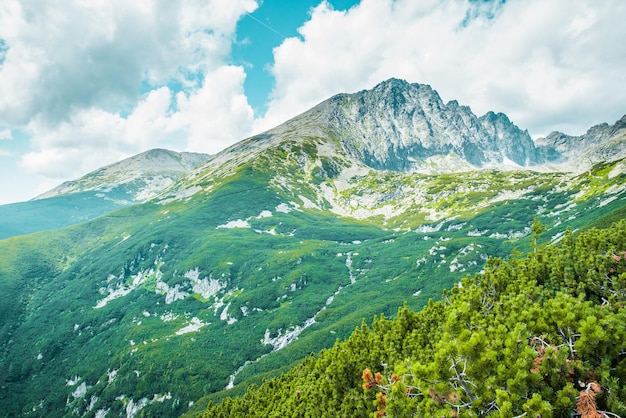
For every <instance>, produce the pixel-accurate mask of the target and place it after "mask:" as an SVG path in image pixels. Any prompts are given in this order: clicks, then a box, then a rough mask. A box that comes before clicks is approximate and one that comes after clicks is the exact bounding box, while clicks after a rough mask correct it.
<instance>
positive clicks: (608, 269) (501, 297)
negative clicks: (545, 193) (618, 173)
mask: <svg viewBox="0 0 626 418" xmlns="http://www.w3.org/2000/svg"><path fill="white" fill-rule="evenodd" d="M625 249H626V222H624V221H621V222H620V223H618V224H615V225H614V226H613V227H611V228H609V229H607V230H595V229H594V230H589V231H587V232H585V233H582V234H579V235H578V236H576V237H574V236H573V234H571V233H568V234H566V236H565V237H564V239H563V240H562V242H561V243H560V244H559V245H557V246H553V247H543V248H540V249H539V251H537V252H533V253H531V254H529V255H528V256H527V257H525V258H512V259H509V260H507V261H502V260H500V259H490V260H489V262H488V263H487V266H486V267H485V271H484V273H482V274H479V275H476V276H474V277H469V276H468V277H466V278H465V279H464V280H463V281H462V282H461V283H459V285H458V286H455V287H454V288H453V289H452V290H451V291H448V292H446V294H445V297H444V300H443V301H440V302H437V303H430V304H429V305H428V306H427V307H425V308H424V309H423V310H422V311H420V312H413V311H412V310H410V309H408V308H407V307H406V306H405V307H404V308H401V309H400V310H399V311H398V315H397V316H396V318H395V319H393V320H387V319H385V318H384V317H380V318H374V322H373V323H372V326H371V328H370V327H368V326H367V325H366V324H365V323H364V324H363V325H362V326H361V327H357V328H356V329H355V330H354V332H353V333H352V334H351V336H350V337H349V338H348V339H347V340H346V341H345V342H338V343H336V344H335V345H334V346H333V347H332V348H331V349H328V350H325V351H322V352H321V353H320V354H319V356H317V357H309V358H307V359H306V360H304V361H303V362H302V363H300V364H298V365H297V366H295V367H294V368H293V369H292V370H291V371H289V372H288V373H286V374H284V375H283V376H281V377H280V378H277V379H273V380H268V381H264V382H263V384H262V385H260V386H259V387H256V386H254V387H251V388H250V389H249V390H248V391H247V393H246V394H245V396H243V397H242V398H236V399H226V400H224V401H223V402H222V403H220V404H218V405H213V404H210V405H209V407H208V408H207V410H206V411H205V412H204V413H203V414H202V415H201V416H203V417H302V416H315V417H324V416H349V417H369V416H377V417H383V416H387V417H408V416H494V417H509V416H542V417H551V416H555V417H570V416H583V417H592V416H598V417H600V416H620V415H621V416H624V414H626V403H625V402H624V400H625V399H626V385H625V384H624V380H625V379H626V328H624V321H625V320H626V313H625V311H624V309H623V308H624V304H625V303H626V251H625ZM609 414H610V415H609Z"/></svg>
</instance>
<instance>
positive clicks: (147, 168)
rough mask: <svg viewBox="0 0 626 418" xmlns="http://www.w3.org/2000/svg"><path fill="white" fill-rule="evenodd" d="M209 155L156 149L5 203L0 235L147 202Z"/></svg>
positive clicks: (68, 222) (57, 225)
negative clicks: (31, 198) (37, 194)
mask: <svg viewBox="0 0 626 418" xmlns="http://www.w3.org/2000/svg"><path fill="white" fill-rule="evenodd" d="M209 158H210V156H208V155H205V154H194V153H176V152H173V151H168V150H162V149H155V150H151V151H147V152H144V153H142V154H139V155H136V156H133V157H130V158H128V159H126V160H123V161H120V162H118V163H114V164H111V165H108V166H106V167H103V168H101V169H98V170H96V171H94V172H91V173H89V174H87V175H85V176H83V177H81V178H80V179H78V180H73V181H68V182H65V183H63V184H61V185H60V186H58V187H55V188H54V189H52V190H50V191H48V192H46V193H44V194H42V195H40V196H37V197H36V198H35V199H33V200H30V201H28V202H21V203H13V204H8V205H0V239H4V238H9V237H12V236H16V235H24V234H29V233H32V232H36V231H43V230H53V229H59V228H62V227H65V226H68V225H73V224H76V223H80V222H85V221H88V220H90V219H93V218H96V217H98V216H100V215H103V214H105V213H108V212H111V211H113V210H115V209H119V208H121V207H125V206H129V205H134V204H137V203H142V202H145V201H147V200H150V199H151V198H153V197H155V196H156V195H158V194H159V193H160V192H161V191H162V190H163V189H164V188H166V187H168V186H170V185H171V184H172V183H173V182H174V181H175V180H177V179H179V178H180V177H182V176H183V175H185V174H187V173H189V172H190V171H191V170H192V169H193V168H195V167H197V166H198V165H200V164H202V163H203V162H206V161H207V160H208V159H209Z"/></svg>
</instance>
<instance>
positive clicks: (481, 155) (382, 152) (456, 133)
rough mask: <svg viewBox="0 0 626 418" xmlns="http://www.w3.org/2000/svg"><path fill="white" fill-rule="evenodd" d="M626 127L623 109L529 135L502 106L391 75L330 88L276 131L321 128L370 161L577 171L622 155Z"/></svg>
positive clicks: (444, 168)
mask: <svg viewBox="0 0 626 418" xmlns="http://www.w3.org/2000/svg"><path fill="white" fill-rule="evenodd" d="M625 126H626V116H625V117H624V118H622V119H621V120H620V121H618V122H617V123H616V124H615V125H612V126H611V125H608V124H602V125H598V126H595V127H593V128H591V129H590V130H589V131H588V132H587V133H586V134H585V135H582V136H580V137H573V136H569V135H566V134H563V133H560V132H554V133H552V134H550V135H549V136H548V137H547V138H542V139H540V140H538V141H537V142H535V141H533V140H532V138H531V137H530V135H529V134H528V131H526V130H522V129H520V128H519V127H517V126H516V125H515V124H514V123H513V122H511V120H509V118H508V117H507V116H506V115H505V114H504V113H494V112H487V113H486V114H485V115H483V116H480V117H479V116H477V115H475V114H474V113H473V112H472V110H471V109H470V108H469V107H468V106H462V105H460V104H459V103H458V102H457V101H456V100H452V101H450V102H448V103H444V102H443V101H442V100H441V97H440V96H439V94H438V93H437V92H436V91H435V90H433V89H432V88H431V87H430V86H429V85H425V84H417V83H414V84H411V83H408V82H406V81H403V80H398V79H390V80H387V81H384V82H382V83H380V84H378V85H377V86H375V87H374V88H373V89H371V90H363V91H360V92H358V93H354V94H339V95H336V96H334V97H332V98H330V99H328V100H326V101H325V102H322V103H321V104H319V105H318V106H316V107H314V108H313V109H311V110H309V111H307V112H305V113H303V114H302V115H300V116H298V117H296V118H294V119H293V120H291V121H289V122H287V123H286V124H285V126H283V127H282V128H281V129H279V130H280V131H281V132H283V131H285V129H286V128H285V127H290V129H298V130H299V131H300V132H302V128H303V127H307V128H306V129H307V130H309V131H310V132H309V133H310V134H311V135H315V136H327V135H328V136H330V137H331V138H332V139H333V140H335V141H336V142H337V143H338V144H340V146H341V147H342V148H343V150H344V151H345V152H346V154H347V155H348V156H350V157H352V158H353V159H355V160H357V161H359V162H361V163H364V164H365V165H367V166H369V167H370V168H374V169H379V170H393V171H410V172H427V173H430V172H449V171H466V170H472V169H476V168H508V169H510V168H515V167H526V168H531V169H532V168H537V169H542V166H543V165H550V167H554V165H556V164H559V165H561V168H562V169H567V170H570V171H571V170H574V171H576V170H578V169H580V168H581V167H583V166H584V167H588V166H589V164H593V163H595V162H598V161H606V160H615V159H618V158H621V157H623V156H625V154H626V151H624V150H626V147H625V146H624V137H625V136H626V130H625V129H624V128H625ZM311 127H316V128H317V129H311ZM279 128H280V127H279ZM270 132H272V133H277V132H278V131H276V130H272V131H270Z"/></svg>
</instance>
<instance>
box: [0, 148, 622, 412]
mask: <svg viewBox="0 0 626 418" xmlns="http://www.w3.org/2000/svg"><path fill="white" fill-rule="evenodd" d="M320 144H321V145H320ZM327 146H328V145H327V144H325V143H323V142H320V141H319V140H314V139H310V140H307V141H304V142H303V143H293V144H282V145H280V146H279V148H277V149H272V150H270V151H271V152H270V151H268V152H265V153H264V154H262V155H263V158H261V157H259V158H253V159H251V160H249V161H244V162H237V163H234V162H233V163H232V164H230V165H229V164H220V165H219V166H217V167H218V168H217V169H216V170H215V171H211V168H210V166H208V167H209V168H208V169H207V170H206V171H203V172H198V173H196V175H195V177H188V178H185V179H183V180H181V182H180V183H179V184H177V185H176V186H177V187H178V189H177V188H172V189H171V192H170V193H169V194H167V195H165V196H164V200H161V201H153V202H149V203H146V204H142V205H136V206H132V207H128V208H125V209H121V210H118V211H115V212H111V213H109V214H107V215H105V216H102V217H99V218H97V219H95V220H92V221H90V222H87V223H84V224H81V225H75V226H72V227H69V228H65V229H61V230H59V231H55V232H46V233H43V232H42V233H37V234H31V235H27V236H22V237H15V238H11V239H6V240H0V314H1V315H2V318H3V321H2V323H1V324H0V350H2V351H1V352H2V356H0V386H1V387H2V389H3V390H2V391H0V411H3V414H5V415H6V416H19V415H28V414H33V415H40V416H44V415H45V416H48V417H56V416H67V415H70V414H76V415H79V416H88V417H91V416H102V415H103V414H105V413H106V414H108V416H114V415H119V414H125V413H127V414H131V415H143V416H173V415H179V414H183V413H185V412H187V411H188V410H189V409H190V408H193V407H194V405H195V406H196V407H197V406H198V405H200V407H202V403H198V402H197V401H198V399H200V398H203V397H207V396H209V397H211V396H212V397H213V398H211V399H218V398H220V397H223V396H225V395H229V394H232V393H242V392H243V390H245V388H246V387H247V386H248V385H250V384H253V383H257V384H258V383H260V381H261V379H262V378H264V377H271V376H276V375H278V374H279V373H280V372H282V371H285V370H286V369H287V368H288V366H290V365H293V364H295V363H297V362H298V361H300V360H301V359H303V358H306V357H307V356H309V354H310V353H312V352H318V351H319V350H321V349H323V348H328V347H331V346H332V345H333V344H334V342H335V341H336V340H337V339H338V338H339V339H343V338H346V337H347V336H348V335H350V333H351V332H352V331H353V330H354V327H355V326H356V325H358V324H360V323H361V320H362V318H371V317H372V316H373V315H377V314H384V315H385V316H387V317H392V316H394V315H396V312H397V307H398V306H401V305H403V303H406V306H407V308H409V309H411V310H419V309H421V308H422V307H423V306H424V305H426V304H427V303H428V300H429V299H435V300H438V299H439V298H440V295H441V290H442V289H443V288H451V287H452V286H453V285H454V284H455V283H457V282H458V281H459V280H461V278H462V277H464V276H466V275H467V274H474V273H477V272H479V271H480V270H482V269H483V268H484V263H485V260H486V259H487V258H488V256H495V257H505V256H507V255H509V254H511V252H512V251H513V249H514V248H518V249H520V250H522V251H527V250H528V249H530V248H531V246H530V243H531V235H530V234H531V232H530V231H531V226H532V222H533V217H534V216H537V217H538V218H539V219H540V220H541V221H542V222H543V223H544V224H545V225H546V226H547V230H546V232H544V234H543V236H542V237H541V240H540V242H551V241H557V240H558V239H560V238H561V237H562V234H563V232H564V231H565V228H566V226H567V225H570V226H572V228H573V229H582V228H584V227H586V226H588V225H591V224H592V223H594V222H596V221H598V220H600V219H602V218H605V217H607V216H613V217H615V216H619V214H620V213H621V212H620V211H621V210H623V207H624V198H625V194H626V193H625V190H624V187H623V185H624V176H625V175H624V174H623V173H622V171H623V170H622V168H620V167H622V166H623V163H622V162H614V163H611V164H606V165H601V166H597V167H595V168H594V170H592V171H589V172H588V173H585V174H584V175H581V176H579V177H576V178H573V179H572V178H570V177H566V176H564V175H558V174H552V173H548V174H537V173H527V172H521V173H517V174H516V176H517V177H516V176H513V177H511V175H510V173H498V172H483V173H482V174H479V173H469V174H468V173H460V174H458V175H446V176H444V177H438V176H424V175H413V174H406V175H404V176H399V175H397V174H393V173H385V172H383V173H380V179H379V181H378V182H376V181H375V179H374V178H373V174H372V173H370V174H366V175H360V174H359V175H354V176H352V177H348V178H344V177H345V172H344V171H342V170H345V169H346V167H347V162H346V161H344V160H342V159H341V157H332V155H330V153H329V152H327V151H328V150H326V153H325V154H324V153H321V152H319V151H320V149H326V148H324V147H327ZM329 155H330V156H329ZM620 164H622V166H620ZM342 173H343V174H342ZM342 176H344V177H342ZM481 176H482V177H483V180H481ZM525 176H529V180H528V179H525ZM391 177H393V179H390V178H391ZM512 179H513V180H512ZM391 180H393V181H391ZM390 181H391V184H396V183H397V184H398V185H400V186H402V187H404V188H402V187H397V188H395V189H394V188H393V187H392V188H386V186H385V184H389V182H390ZM394 182H395V183H394ZM480 182H482V186H480V187H479V185H478V183H480ZM339 183H341V184H340V185H341V187H343V188H344V189H342V190H345V187H348V188H350V187H354V188H359V190H360V192H359V193H360V198H362V199H361V200H360V201H359V202H358V204H359V205H360V209H359V206H354V208H355V209H357V210H360V211H361V212H359V216H357V215H356V214H355V215H354V216H350V214H349V211H348V210H347V208H348V207H353V206H351V205H352V203H348V202H342V201H340V197H341V191H340V188H341V187H339ZM367 184H369V186H367ZM468 185H471V186H472V187H476V188H478V189H480V190H482V192H480V193H479V194H478V195H472V194H471V193H469V192H468V190H467V188H466V187H465V186H468ZM183 186H185V187H191V188H196V189H192V190H196V193H195V194H185V193H182V192H181V194H177V193H179V192H180V191H181V190H182V191H183V192H184V190H183ZM335 186H336V187H335ZM332 187H335V188H334V189H332ZM394 187H395V186H394ZM329 188H330V189H329ZM324 190H326V191H324ZM329 190H330V191H329ZM333 190H335V192H336V193H335V192H333ZM394 190H396V191H398V190H399V191H401V193H395V192H394ZM420 191H421V192H420ZM331 192H332V193H331ZM420 193H421V195H420ZM353 195H354V196H355V199H356V198H357V197H358V196H359V194H358V193H356V192H355V193H354V194H353ZM368 196H369V198H368ZM416 196H422V197H423V198H420V199H417V198H416ZM463 199H466V200H467V205H469V206H464V205H465V203H464V204H460V203H459V202H465V200H463ZM354 202H356V200H355V201H354ZM409 203H410V204H409ZM405 204H406V205H405ZM342 205H343V206H342ZM368 205H369V206H368ZM381 205H382V206H385V205H390V206H398V207H401V208H402V210H401V211H400V212H401V213H400V214H399V215H398V216H396V217H393V216H391V217H389V216H387V217H385V216H386V215H385V213H387V212H385V211H382V214H376V213H375V210H376V208H378V207H380V206H381ZM403 205H405V206H403ZM365 209H366V210H371V214H372V216H370V217H367V216H362V214H363V213H366V212H363V210H365ZM461 209H463V210H462V211H461ZM385 210H386V209H385ZM342 211H343V212H342ZM337 212H341V213H343V215H340V214H338V213H337ZM371 367H374V366H371ZM361 372H362V370H361V371H359V373H358V376H357V377H359V376H360V373H361ZM205 399H206V398H205ZM203 402H204V401H203ZM128 411H130V412H128Z"/></svg>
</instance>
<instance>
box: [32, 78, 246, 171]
mask: <svg viewBox="0 0 626 418" xmlns="http://www.w3.org/2000/svg"><path fill="white" fill-rule="evenodd" d="M244 78H245V74H244V72H243V70H242V69H241V68H240V67H234V66H222V67H219V68H218V69H216V70H214V71H213V72H210V73H207V74H206V75H205V77H204V81H203V84H202V86H201V87H200V88H198V89H197V90H194V91H193V92H191V93H189V94H188V95H185V94H184V93H182V92H179V93H178V94H176V95H174V94H173V93H172V92H171V91H170V89H169V88H168V87H161V88H159V89H156V90H152V91H151V92H150V93H149V94H147V95H146V96H145V97H144V98H143V99H142V100H141V101H140V102H139V103H138V104H137V105H136V107H135V108H134V109H133V110H132V112H131V113H130V114H129V115H128V116H126V117H122V116H120V115H119V114H117V113H111V112H108V111H105V110H102V109H96V108H89V109H83V110H79V111H76V112H73V113H72V116H71V119H70V120H69V121H66V122H62V123H60V124H59V125H57V126H56V127H54V128H51V127H50V126H49V125H48V124H47V123H44V122H41V121H40V120H39V119H36V120H34V121H33V122H32V123H31V124H30V125H29V126H28V132H29V133H30V134H31V137H32V147H33V148H35V150H34V151H31V152H29V153H26V154H25V155H24V156H23V157H22V162H21V165H22V167H23V168H24V169H25V170H26V171H27V172H28V173H29V174H32V175H38V176H45V177H50V178H54V179H59V180H61V179H63V178H67V177H70V178H73V177H77V176H80V175H82V174H85V173H86V172H88V171H91V170H94V169H96V168H98V167H101V166H103V165H105V164H108V163H110V162H113V161H117V160H120V159H122V158H125V157H128V156H131V155H133V154H136V153H139V152H142V151H144V150H146V149H149V148H156V147H163V148H170V149H171V148H174V149H184V148H186V149H189V150H193V151H197V152H206V153H216V152H218V151H220V150H221V149H223V148H225V147H227V146H228V145H231V144H233V143H234V142H236V141H238V140H241V139H242V138H243V137H244V136H245V135H247V134H248V133H249V130H250V126H251V125H252V121H253V112H252V108H251V107H250V106H249V105H248V102H247V100H246V97H245V95H244V94H243V81H244Z"/></svg>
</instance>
